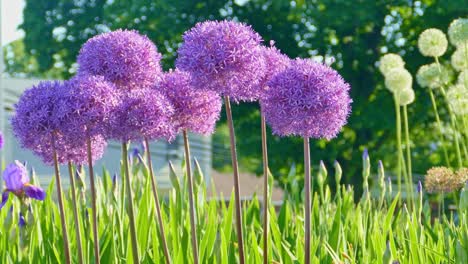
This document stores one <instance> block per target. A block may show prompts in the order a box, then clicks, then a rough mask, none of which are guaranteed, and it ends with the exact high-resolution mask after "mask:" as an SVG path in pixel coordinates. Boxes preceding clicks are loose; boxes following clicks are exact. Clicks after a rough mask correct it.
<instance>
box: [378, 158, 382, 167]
mask: <svg viewBox="0 0 468 264" xmlns="http://www.w3.org/2000/svg"><path fill="white" fill-rule="evenodd" d="M378 166H379V168H383V162H382V161H381V160H379V162H378Z"/></svg>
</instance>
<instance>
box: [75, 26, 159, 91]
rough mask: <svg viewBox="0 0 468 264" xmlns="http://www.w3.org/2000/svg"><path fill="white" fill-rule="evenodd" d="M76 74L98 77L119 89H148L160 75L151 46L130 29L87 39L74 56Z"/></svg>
mask: <svg viewBox="0 0 468 264" xmlns="http://www.w3.org/2000/svg"><path fill="white" fill-rule="evenodd" d="M77 61H78V65H79V68H78V74H79V75H81V74H86V75H102V76H104V77H105V78H106V80H108V81H111V82H113V83H115V84H116V85H117V86H118V87H119V88H122V89H137V88H148V87H151V86H152V85H153V83H154V82H155V81H157V80H158V79H159V77H160V76H161V74H162V69H161V65H160V61H161V54H160V53H159V52H158V50H157V48H156V46H155V45H154V43H153V42H152V41H151V40H150V39H148V38H147V37H146V36H143V35H140V34H139V33H138V32H137V31H134V30H131V31H130V30H116V31H113V32H108V33H103V34H100V35H97V36H95V37H93V38H90V39H89V40H88V41H86V43H85V44H84V45H83V47H82V48H81V50H80V53H79V55H78V59H77Z"/></svg>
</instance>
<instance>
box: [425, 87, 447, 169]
mask: <svg viewBox="0 0 468 264" xmlns="http://www.w3.org/2000/svg"><path fill="white" fill-rule="evenodd" d="M429 95H430V96H431V102H432V109H433V110H434V115H435V118H436V122H437V127H438V128H439V137H440V142H441V144H442V150H443V151H444V158H445V163H446V164H447V166H448V167H450V159H449V157H448V152H447V147H446V146H445V143H444V132H443V130H442V123H441V122H440V117H439V111H438V110H437V103H436V100H435V97H434V92H432V89H429Z"/></svg>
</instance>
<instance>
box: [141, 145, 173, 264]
mask: <svg viewBox="0 0 468 264" xmlns="http://www.w3.org/2000/svg"><path fill="white" fill-rule="evenodd" d="M145 148H146V157H147V158H148V170H149V175H150V179H151V188H152V190H153V198H154V203H155V207H156V217H157V218H158V224H159V235H160V236H161V242H162V246H163V250H164V256H165V257H166V263H167V264H169V263H171V256H170V254H169V249H168V247H167V241H166V234H165V232H164V222H163V219H162V214H161V207H160V203H159V196H158V187H157V183H156V177H155V176H154V170H153V161H152V160H151V151H150V147H149V141H148V139H147V138H145Z"/></svg>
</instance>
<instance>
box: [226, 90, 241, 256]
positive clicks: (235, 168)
mask: <svg viewBox="0 0 468 264" xmlns="http://www.w3.org/2000/svg"><path fill="white" fill-rule="evenodd" d="M224 104H225V107H226V117H227V121H228V126H229V139H230V143H231V160H232V170H233V176H234V197H235V202H236V204H235V206H236V230H237V242H238V245H239V263H240V264H244V263H245V257H244V238H243V235H242V209H241V200H240V186H239V165H238V162H237V150H236V134H235V132H234V122H233V121H232V111H231V102H230V101H229V96H225V97H224Z"/></svg>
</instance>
